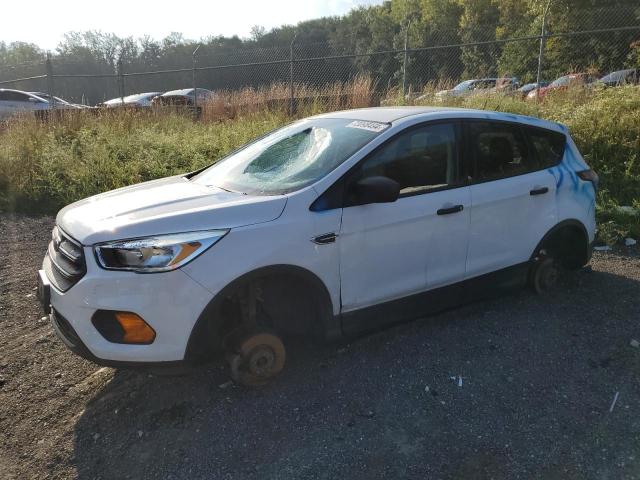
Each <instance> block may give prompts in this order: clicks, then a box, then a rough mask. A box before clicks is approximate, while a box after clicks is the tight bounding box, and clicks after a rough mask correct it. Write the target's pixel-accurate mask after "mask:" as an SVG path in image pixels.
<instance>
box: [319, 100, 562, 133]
mask: <svg viewBox="0 0 640 480" xmlns="http://www.w3.org/2000/svg"><path fill="white" fill-rule="evenodd" d="M416 115H424V116H433V117H438V118H443V117H446V116H447V115H451V117H452V118H465V117H468V118H486V119H494V120H503V121H512V122H514V121H515V122H521V123H527V124H530V125H534V126H538V127H542V128H550V129H552V130H562V131H566V128H565V127H563V126H561V125H560V124H559V123H554V122H549V121H547V120H542V119H539V118H535V117H527V116H525V115H516V114H513V113H504V112H494V111H491V110H473V109H469V108H454V107H409V106H406V107H371V108H357V109H353V110H341V111H338V112H330V113H324V114H321V115H317V116H316V117H315V118H346V119H351V120H364V121H368V122H383V123H393V122H397V121H399V120H402V119H405V118H408V117H413V116H416Z"/></svg>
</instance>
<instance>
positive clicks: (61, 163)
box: [0, 77, 640, 243]
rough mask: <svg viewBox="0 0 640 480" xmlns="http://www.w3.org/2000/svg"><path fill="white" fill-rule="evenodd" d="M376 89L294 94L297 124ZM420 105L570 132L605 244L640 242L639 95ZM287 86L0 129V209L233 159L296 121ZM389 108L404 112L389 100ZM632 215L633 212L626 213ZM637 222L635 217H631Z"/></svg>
mask: <svg viewBox="0 0 640 480" xmlns="http://www.w3.org/2000/svg"><path fill="white" fill-rule="evenodd" d="M374 87H375V85H374V82H372V81H371V80H370V79H368V78H367V77H358V78H356V79H354V81H353V82H349V83H345V84H335V85H328V86H326V87H324V88H311V87H307V86H304V85H298V86H296V89H295V93H296V96H297V97H298V99H297V101H296V104H297V107H298V114H297V116H305V115H308V114H312V113H318V112H322V111H330V110H335V109H339V108H355V107H361V106H367V105H371V104H373V103H374V102H375V98H376V96H375V95H374ZM434 90H435V89H434V88H433V87H428V88H426V89H425V91H424V92H422V94H423V95H424V96H423V97H422V98H421V99H420V100H416V101H414V102H415V103H418V104H437V105H449V106H459V107H468V108H481V109H488V110H498V111H505V112H512V113H519V114H525V115H531V116H536V117H541V118H546V119H549V120H552V121H557V122H561V123H564V124H566V125H567V126H568V127H569V128H570V130H571V134H572V136H573V138H574V140H575V141H576V143H577V144H578V147H579V148H580V151H581V152H582V153H583V155H584V157H585V158H586V160H587V162H588V163H589V164H590V165H591V166H592V168H594V169H595V170H596V171H597V172H598V174H599V175H600V177H601V190H600V192H599V197H598V221H599V225H600V234H601V238H602V239H603V240H604V241H606V242H608V243H613V242H615V241H617V240H619V239H620V238H622V237H625V236H629V235H630V236H634V237H636V238H638V237H640V216H639V215H638V214H637V213H633V212H634V210H633V209H635V212H639V211H640V89H639V88H638V87H624V88H615V89H592V90H584V89H579V90H571V91H567V92H561V93H559V94H557V95H554V96H553V97H549V98H547V99H545V101H544V102H541V103H540V104H538V103H536V102H527V101H523V100H520V99H517V98H512V97H508V96H498V95H484V96H472V97H466V98H449V99H447V100H445V101H440V100H438V99H436V97H435V96H434V95H433V93H434ZM289 94H290V92H289V89H288V86H287V85H284V84H276V85H272V86H270V87H266V88H262V89H245V90H242V91H238V92H221V94H220V96H219V98H218V100H217V101H216V102H213V103H211V104H208V105H205V106H204V109H203V115H202V121H199V122H194V121H193V120H192V119H191V118H189V117H188V116H186V115H180V114H177V113H163V114H153V113H151V114H149V113H145V112H133V111H127V112H117V113H115V114H114V113H113V112H111V113H109V114H95V113H92V112H80V113H76V114H73V115H65V116H63V117H62V118H56V119H54V120H52V121H49V122H42V121H39V120H36V119H35V118H31V117H25V118H21V119H17V120H14V121H12V122H10V123H7V124H6V125H5V126H4V127H0V209H2V210H5V211H7V210H9V211H12V210H16V211H27V212H47V213H52V212H55V211H56V210H58V209H59V208H60V207H62V206H64V205H66V204H68V203H71V202H73V201H75V200H78V199H80V198H84V197H87V196H89V195H93V194H96V193H99V192H103V191H106V190H111V189H114V188H118V187H121V186H125V185H129V184H133V183H138V182H142V181H145V180H150V179H154V178H158V177H163V176H167V175H172V174H176V173H181V172H187V171H191V170H195V169H198V168H200V167H202V166H205V165H208V164H211V163H213V162H215V161H216V160H217V159H219V158H221V157H222V156H224V155H225V154H226V153H228V152H229V151H231V150H233V149H235V148H237V147H238V146H240V145H242V144H244V143H246V142H247V141H249V140H251V139H252V138H255V137H256V136H258V135H261V134H263V133H265V132H267V131H269V130H272V129H274V128H277V127H279V126H281V125H283V124H286V123H288V122H290V121H291V118H290V117H289V116H288V115H287V110H288V108H289ZM386 103H395V104H401V103H407V102H406V101H405V100H404V99H403V98H402V97H401V96H399V95H397V92H393V91H392V92H389V93H388V95H387V100H386ZM620 206H628V207H632V208H633V209H629V208H625V209H620V208H619V207H620ZM630 212H631V213H630Z"/></svg>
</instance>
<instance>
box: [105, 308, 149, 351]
mask: <svg viewBox="0 0 640 480" xmlns="http://www.w3.org/2000/svg"><path fill="white" fill-rule="evenodd" d="M115 317H116V320H117V321H118V323H119V324H120V326H121V327H122V330H123V331H124V335H123V336H122V343H143V344H145V343H146V344H148V343H151V342H153V341H154V340H155V338H156V332H155V331H154V330H153V328H151V327H150V326H149V325H148V324H147V322H145V321H144V320H143V319H142V318H140V317H139V316H138V315H136V314H135V313H131V312H116V315H115Z"/></svg>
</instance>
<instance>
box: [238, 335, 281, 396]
mask: <svg viewBox="0 0 640 480" xmlns="http://www.w3.org/2000/svg"><path fill="white" fill-rule="evenodd" d="M285 357H286V352H285V348H284V344H283V343H282V340H281V339H280V337H278V336H277V335H275V334H272V333H254V334H250V335H248V336H246V337H244V338H243V339H241V340H240V341H239V342H238V345H237V351H236V353H233V354H231V355H229V356H228V360H229V365H230V366H231V377H232V378H233V379H234V380H235V381H236V382H237V383H240V384H242V385H247V386H258V385H264V384H266V383H267V382H268V381H269V380H270V379H271V378H273V377H275V376H276V375H277V374H278V373H280V372H281V371H282V369H283V368H284V363H285Z"/></svg>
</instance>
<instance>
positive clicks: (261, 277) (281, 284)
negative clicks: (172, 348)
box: [185, 265, 339, 361]
mask: <svg viewBox="0 0 640 480" xmlns="http://www.w3.org/2000/svg"><path fill="white" fill-rule="evenodd" d="M253 320H256V322H255V323H256V324H257V326H259V327H260V328H267V329H272V330H275V331H276V332H278V333H279V334H280V335H282V336H283V337H285V338H287V337H298V338H304V339H314V340H315V339H324V338H326V337H328V336H330V335H331V334H332V332H333V331H334V330H335V329H336V328H339V326H336V323H335V319H334V318H333V308H332V303H331V297H330V295H329V292H328V290H327V288H326V287H325V285H324V283H323V282H322V281H321V280H320V279H319V278H318V277H317V276H316V275H315V274H313V273H311V272H309V271H308V270H305V269H303V268H300V267H295V266H286V265H278V266H273V267H266V268H262V269H259V270H256V271H254V272H251V273H248V274H246V275H243V276H242V277H240V278H238V279H237V280H235V281H233V282H232V283H231V284H229V285H228V286H227V287H225V288H224V289H223V290H222V291H221V292H220V293H218V295H216V296H215V297H214V299H213V300H212V301H211V302H210V303H209V305H207V307H206V308H205V309H204V311H203V312H202V314H201V315H200V317H199V318H198V321H197V322H196V325H195V326H194V328H193V331H192V332H191V336H190V338H189V343H188V345H187V351H186V354H185V359H186V360H190V361H197V360H204V359H206V358H208V357H210V356H211V355H212V354H215V353H216V352H218V353H219V352H221V351H223V350H224V347H225V339H227V338H228V337H229V336H230V335H233V333H234V331H236V330H238V329H239V328H251V327H255V326H256V325H255V324H252V323H251V322H253Z"/></svg>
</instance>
